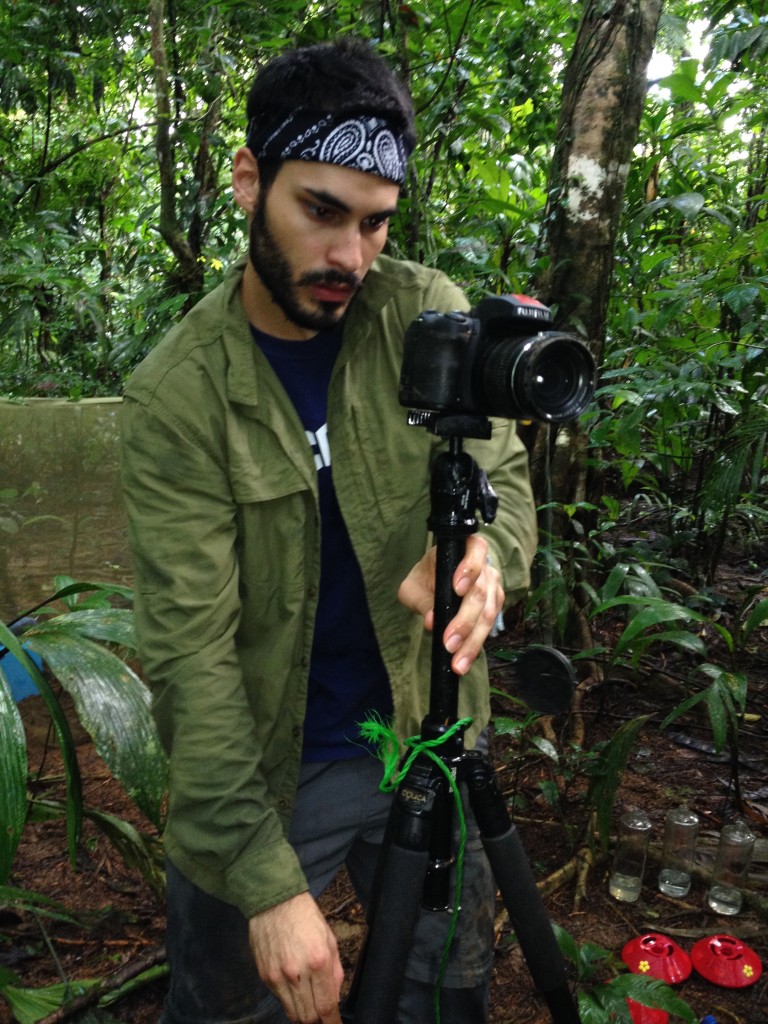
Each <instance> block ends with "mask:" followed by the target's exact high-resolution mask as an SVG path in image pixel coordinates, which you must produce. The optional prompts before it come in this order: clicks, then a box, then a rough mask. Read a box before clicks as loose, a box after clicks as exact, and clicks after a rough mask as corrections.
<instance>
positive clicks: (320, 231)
mask: <svg viewBox="0 0 768 1024" xmlns="http://www.w3.org/2000/svg"><path fill="white" fill-rule="evenodd" d="M398 194H399V187H398V186H397V185H395V184H393V183H392V182H388V181H385V180H384V179H383V178H379V177H377V176H375V175H372V174H366V173H363V172H362V171H356V170H352V169H350V168H347V167H338V166H336V165H334V164H320V163H311V162H306V161H299V160H289V161H286V162H285V163H284V164H283V165H282V166H281V168H280V170H279V171H278V173H277V176H276V177H275V179H274V181H273V182H272V184H271V186H270V187H269V188H268V190H267V191H266V193H265V192H264V190H263V189H259V191H258V195H257V197H256V200H255V205H254V209H253V219H252V223H251V229H250V239H249V255H250V259H251V264H252V266H253V269H254V270H255V272H256V280H255V281H254V282H253V294H254V299H255V305H254V306H252V307H251V310H250V311H249V312H250V313H251V317H252V319H253V321H254V323H255V324H256V326H257V327H259V326H261V327H262V329H263V330H267V331H268V332H269V333H274V334H276V335H277V336H278V337H287V338H291V337H294V338H296V337H307V336H309V335H310V334H311V333H315V332H317V331H320V330H325V329H328V328H331V327H333V326H334V325H335V324H337V323H338V322H339V321H340V320H341V318H342V317H343V316H344V314H345V313H346V311H347V308H348V307H349V303H350V302H351V301H352V298H353V297H354V295H355V294H356V292H357V291H358V290H359V288H360V287H361V286H362V283H363V279H364V278H365V275H366V274H367V273H368V271H369V269H370V267H371V264H372V263H373V261H374V260H375V259H376V257H377V256H378V255H379V253H380V252H381V250H382V249H383V247H384V243H385V242H386V240H387V232H388V229H389V220H390V218H391V216H392V215H393V214H394V212H395V209H396V203H397V197H398ZM264 324H266V326H263V325H264Z"/></svg>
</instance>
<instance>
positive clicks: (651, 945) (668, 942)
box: [621, 932, 691, 985]
mask: <svg viewBox="0 0 768 1024" xmlns="http://www.w3.org/2000/svg"><path fill="white" fill-rule="evenodd" d="M621 959H622V960H623V961H624V963H625V964H626V965H627V967H628V968H629V969H630V971H632V973H633V974H645V975H647V976H648V977H649V978H660V979H661V980H662V981H666V982H667V983H668V984H669V985H677V984H679V983H680V982H681V981H685V979H686V978H687V977H688V976H689V975H690V973H691V958H690V957H689V956H688V954H687V953H686V952H685V950H684V949H681V948H680V947H679V946H678V944H677V943H676V942H673V941H672V939H669V938H667V936H666V935H658V934H656V932H650V933H649V934H648V935H641V936H640V937H639V938H637V939H632V941H631V942H628V943H627V944H626V946H625V947H624V949H622V951H621Z"/></svg>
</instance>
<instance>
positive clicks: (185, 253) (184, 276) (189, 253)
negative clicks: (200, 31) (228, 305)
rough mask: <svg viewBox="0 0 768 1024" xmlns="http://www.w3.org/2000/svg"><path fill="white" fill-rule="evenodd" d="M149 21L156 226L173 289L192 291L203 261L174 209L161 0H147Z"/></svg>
mask: <svg viewBox="0 0 768 1024" xmlns="http://www.w3.org/2000/svg"><path fill="white" fill-rule="evenodd" d="M149 24H150V28H151V33H152V62H153V66H154V78H155V103H156V107H157V129H156V132H155V149H156V151H157V162H158V167H159V169H160V222H159V225H158V227H159V230H160V234H161V235H162V237H163V239H164V240H165V242H166V243H167V245H168V247H169V248H170V250H171V252H172V253H173V255H174V256H175V257H176V260H177V262H178V271H177V273H176V274H175V275H174V278H175V281H174V291H179V292H187V293H188V294H191V295H196V294H197V293H198V292H200V291H201V290H202V287H203V276H204V275H203V265H202V263H201V262H200V260H199V256H200V251H199V248H198V250H197V251H195V249H194V248H193V246H192V245H190V242H189V239H188V238H187V236H186V234H185V232H184V230H183V229H182V227H181V224H180V223H179V218H178V215H177V209H176V166H175V164H176V161H175V155H174V145H173V139H172V136H171V116H172V115H171V86H170V79H169V76H168V58H167V55H166V50H165V3H164V0H149Z"/></svg>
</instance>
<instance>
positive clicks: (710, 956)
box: [691, 935, 763, 988]
mask: <svg viewBox="0 0 768 1024" xmlns="http://www.w3.org/2000/svg"><path fill="white" fill-rule="evenodd" d="M691 960H692V961H693V966H694V967H695V968H696V970H697V971H698V972H699V974H700V975H701V976H702V978H706V980H707V981H711V982H712V983H713V984H714V985H722V986H723V988H746V987H747V985H754V983H755V982H756V981H757V979H758V978H759V977H760V975H761V974H762V973H763V965H762V964H761V963H760V960H759V958H758V956H757V954H756V953H755V952H753V951H752V950H751V949H750V948H749V946H745V945H744V943H743V942H742V941H741V939H737V938H735V937H734V936H733V935H712V936H710V937H709V938H708V939H699V941H698V942H697V943H696V945H695V946H694V947H693V949H692V950H691Z"/></svg>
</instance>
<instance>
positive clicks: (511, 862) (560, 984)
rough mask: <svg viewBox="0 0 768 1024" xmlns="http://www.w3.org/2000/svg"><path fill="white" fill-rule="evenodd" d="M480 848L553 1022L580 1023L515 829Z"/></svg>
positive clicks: (557, 950)
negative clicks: (485, 857) (486, 859)
mask: <svg viewBox="0 0 768 1024" xmlns="http://www.w3.org/2000/svg"><path fill="white" fill-rule="evenodd" d="M483 847H484V849H485V852H486V854H487V856H488V860H489V862H490V865H491V869H492V871H493V874H494V877H495V879H496V884H497V885H498V887H499V892H500V893H501V897H502V900H503V902H504V906H505V907H506V908H507V912H508V913H509V919H510V921H511V923H512V927H513V929H514V931H515V935H516V936H517V941H518V942H519V943H520V948H521V950H522V952H523V956H524V957H525V962H526V964H527V965H528V970H529V971H530V973H531V977H532V978H533V982H534V984H535V985H536V987H537V988H538V989H539V991H540V992H541V994H542V995H543V996H544V998H545V999H546V1001H547V1005H548V1006H549V1010H550V1013H551V1015H552V1020H553V1021H554V1022H555V1024H581V1020H580V1017H579V1013H578V1009H577V1007H576V1002H575V1000H574V997H573V995H572V993H571V991H570V987H569V985H568V978H567V975H566V970H565V960H564V959H563V956H562V953H561V952H560V947H559V946H558V944H557V938H556V937H555V933H554V930H553V928H552V922H551V921H550V919H549V916H548V915H547V913H546V910H545V908H544V903H543V901H542V899H541V894H540V893H539V890H538V888H537V887H536V879H535V877H534V874H533V871H532V870H531V866H530V864H529V862H528V857H527V855H526V853H525V850H524V848H523V845H522V843H521V842H520V837H519V836H518V834H517V829H516V828H515V826H514V825H513V824H510V826H509V829H507V831H506V832H504V833H503V834H501V835H498V836H494V837H491V838H488V837H486V836H483Z"/></svg>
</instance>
